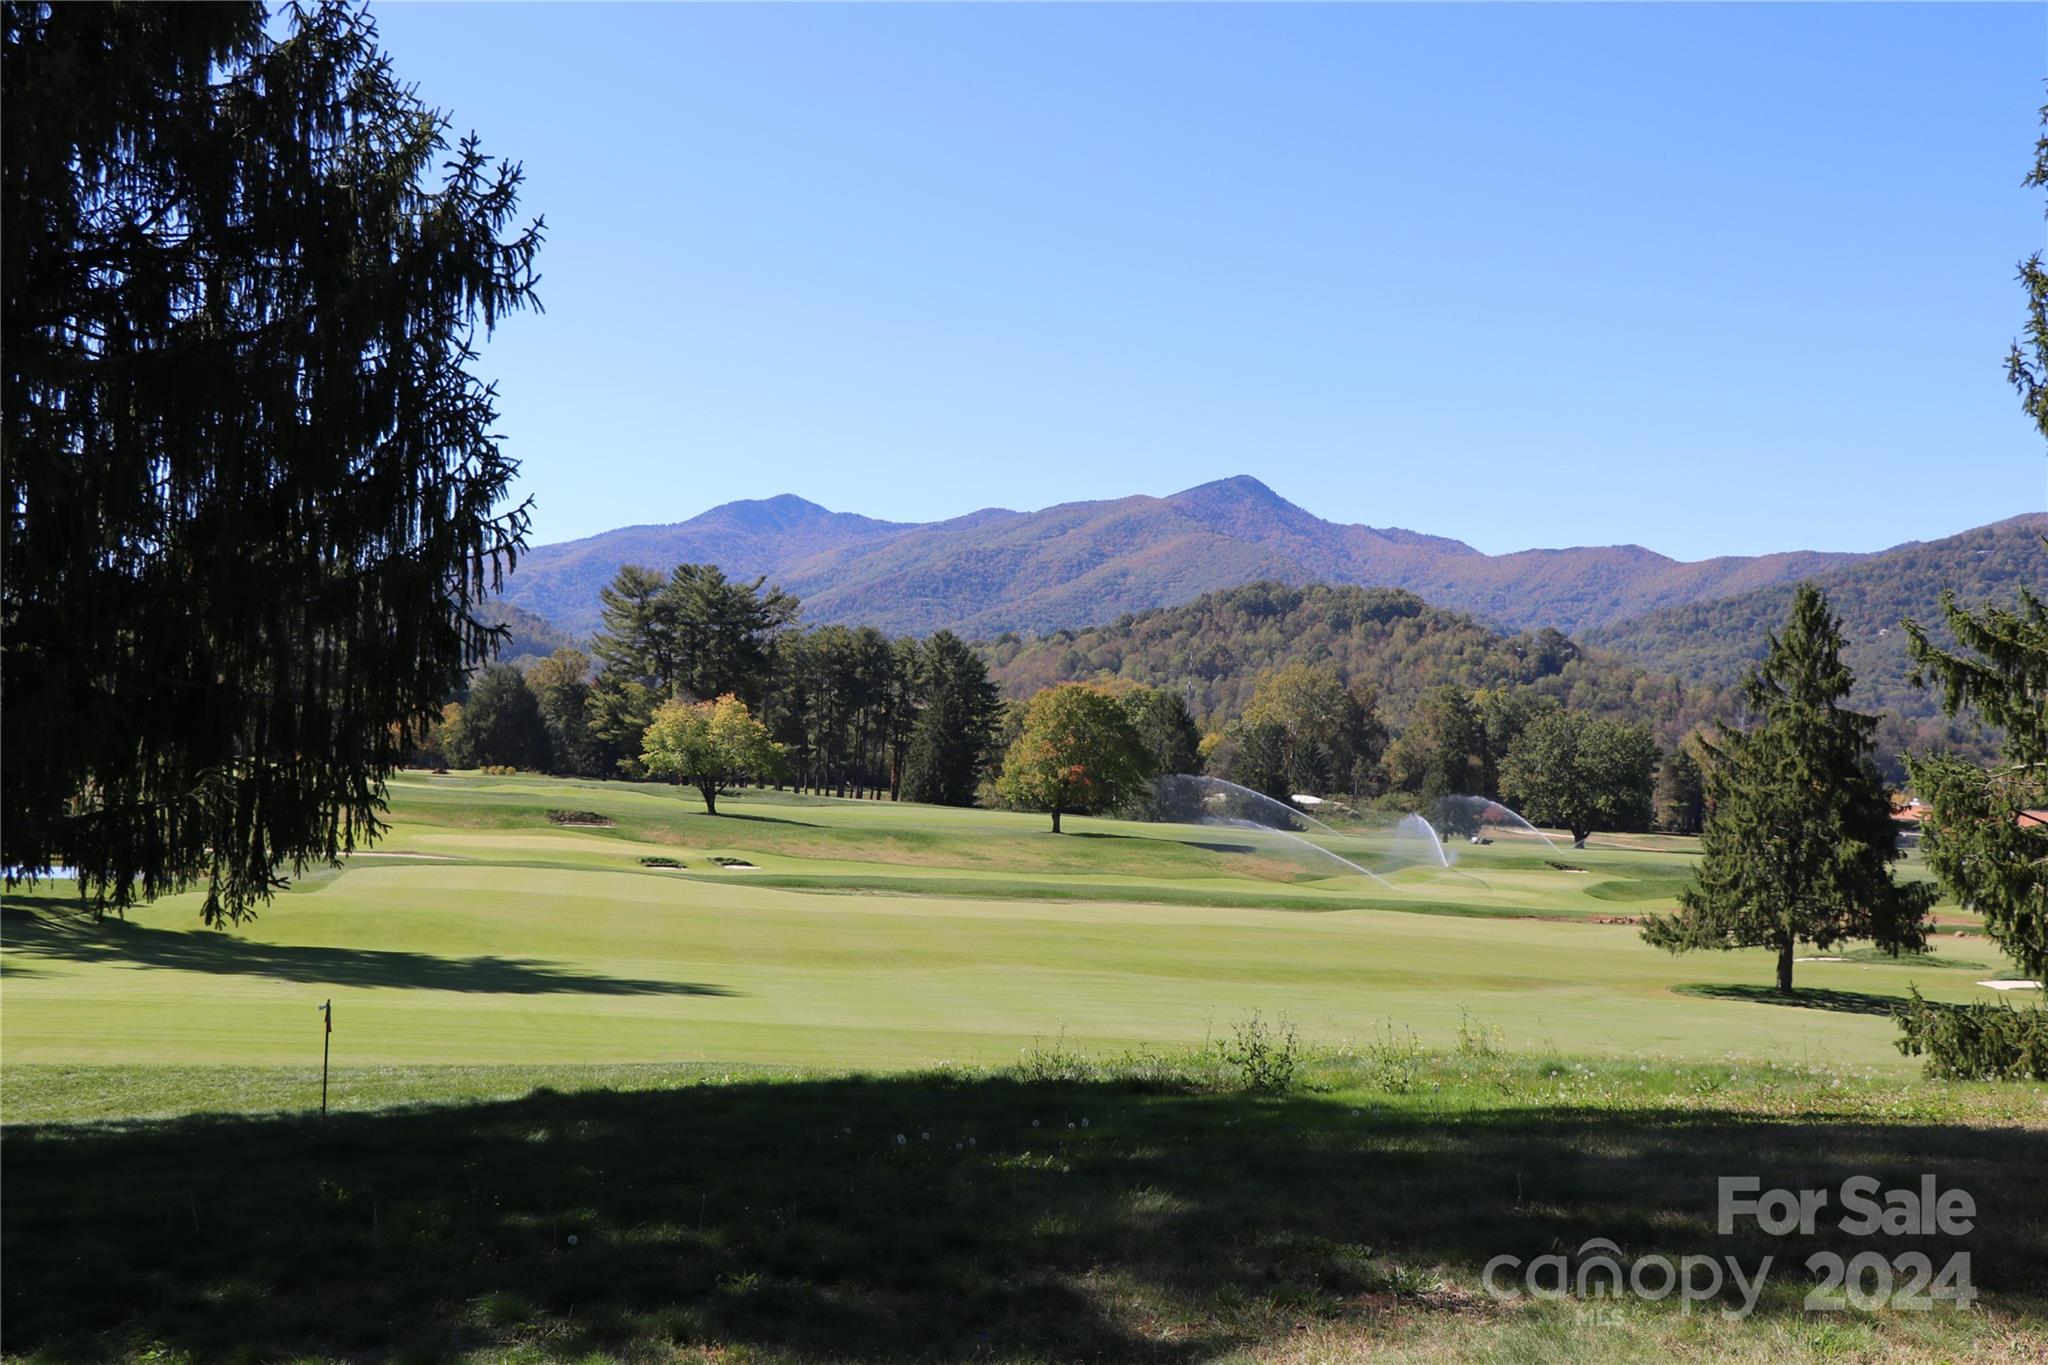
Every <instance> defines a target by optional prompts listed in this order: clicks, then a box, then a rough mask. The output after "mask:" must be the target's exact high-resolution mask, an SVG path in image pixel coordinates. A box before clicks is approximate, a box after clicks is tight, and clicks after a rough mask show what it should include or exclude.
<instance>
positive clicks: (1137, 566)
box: [505, 475, 1868, 638]
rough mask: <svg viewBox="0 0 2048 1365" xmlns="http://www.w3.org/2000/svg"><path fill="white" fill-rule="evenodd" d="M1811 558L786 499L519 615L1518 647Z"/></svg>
mask: <svg viewBox="0 0 2048 1365" xmlns="http://www.w3.org/2000/svg"><path fill="white" fill-rule="evenodd" d="M1867 557H1868V556H1859V555H1854V554H1836V553H1825V552H1819V551H1791V552H1788V553H1782V554H1770V555H1759V556H1753V557H1745V556H1724V557H1722V558H1718V559H1706V560H1698V561H1693V562H1684V561H1680V560H1674V559H1670V558H1667V557H1666V556H1664V555H1660V554H1657V553H1655V552H1653V551H1650V550H1646V549H1644V548H1643V547H1642V546H1639V545H1613V546H1581V547H1576V548H1571V549H1557V550H1522V551H1518V552H1516V553H1513V554H1503V555H1488V554H1483V553H1481V552H1480V551H1478V550H1475V549H1473V548H1472V547H1471V546H1469V545H1466V544H1464V543H1463V542H1461V541H1457V540H1451V539H1447V538H1445V537H1442V536H1434V535H1425V534H1421V533H1419V532H1415V531H1408V530H1401V529H1398V528H1380V527H1372V526H1361V525H1345V524H1340V523H1336V522H1329V521H1324V520H1323V519H1321V518H1320V517H1317V516H1315V515H1313V514H1312V513H1310V512H1307V511H1305V510H1303V509H1302V508H1300V507H1298V506H1296V505H1295V504H1293V503H1291V502H1289V501H1287V500H1286V499H1285V498H1282V497H1281V496H1279V495H1278V494H1277V493H1275V492H1273V490H1272V489H1270V488H1268V487H1266V486H1265V485H1264V484H1263V483H1260V482H1259V481H1258V480H1257V479H1255V478H1252V477H1250V476H1247V475H1239V476H1237V477H1235V478H1229V479H1221V480H1218V481H1216V482H1214V483H1206V484H1202V485H1200V486H1199V487H1195V488H1190V489H1187V490H1185V491H1183V492H1180V493H1175V494H1173V495H1171V496H1169V497H1163V498H1161V497H1149V496H1144V495H1139V496H1133V497H1127V498H1116V499H1109V500H1103V501H1094V502H1070V503H1062V504H1060V505H1058V506H1055V507H1048V508H1045V509H1043V510H1041V511H1036V512H1016V511H1010V510H1008V509H1005V508H987V509H984V510H982V511H979V512H971V513H969V514H967V515H966V516H962V517H955V518H952V519H951V520H947V521H937V522H923V523H914V522H892V521H880V520H877V519H875V518H872V517H863V516H857V515H854V514H851V513H846V512H833V511H828V510H827V509H825V508H823V507H820V506H818V505H817V504H815V503H812V502H807V501H805V500H804V499H802V498H799V497H795V496H792V495H788V494H785V495H783V496H781V497H774V498H768V499H765V500H749V501H742V502H730V503H725V504H723V505H721V506H718V507H714V508H712V509H711V510H710V511H708V512H705V513H703V514H702V515H700V516H696V517H692V518H691V519H690V520H688V521H684V522H678V523H675V524H672V525H665V526H627V527H622V528H620V529H618V530H614V531H607V532H604V533H602V534H600V535H595V536H591V537H588V538H586V539H583V540H575V541H566V542H562V543H558V544H553V545H542V546H537V547H535V548H534V549H532V550H531V551H529V552H528V553H527V554H526V555H525V556H524V557H523V558H522V559H521V560H520V561H519V565H518V569H517V571H516V572H515V573H513V574H512V575H511V577H510V578H509V579H508V580H507V583H506V587H505V600H506V601H507V602H509V603H510V604H511V605H513V606H516V607H521V608H524V609H526V610H528V611H531V612H534V613H536V614H538V615H539V616H541V617H543V618H545V619H546V620H548V621H550V622H552V623H554V624H555V625H556V626H558V627H560V628H562V629H563V630H565V631H567V632H569V633H570V634H572V635H579V636H580V635H587V634H589V633H590V632H591V631H594V630H595V629H596V628H597V626H598V625H599V622H600V615H599V601H598V591H599V589H601V588H602V587H603V586H604V585H605V584H606V583H607V582H609V581H610V580H611V578H612V576H613V575H614V574H615V573H617V572H618V569H619V567H620V566H621V565H622V564H629V563H636V564H644V565H647V566H649V567H652V568H657V569H667V568H669V567H671V566H673V565H675V564H679V563H686V562H694V563H712V564H717V565H718V566H719V567H721V568H722V569H724V570H725V571H726V572H727V573H728V574H731V575H734V576H736V577H745V578H752V577H754V576H756V575H766V576H767V577H768V579H769V580H770V581H771V582H774V583H777V584H780V585H781V586H782V587H784V588H786V589H788V590H790V591H791V592H794V593H796V594H797V595H798V596H799V597H800V598H802V599H803V605H804V620H805V621H806V622H808V623H811V624H826V623H833V622H843V623H848V624H852V623H860V624H866V625H873V626H878V627H880V628H881V629H883V630H885V631H888V632H891V633H900V634H924V633H928V632H930V631H932V630H936V629H939V628H941V627H944V628H947V629H951V630H953V631H956V632H958V633H960V634H962V635H966V636H969V637H979V638H989V637H993V636H996V635H1000V634H1002V633H1004V632H1010V631H1016V632H1044V631H1049V630H1058V629H1071V628H1078V627H1082V626H1088V625H1093V624H1096V623H1099V622H1103V621H1108V620H1111V619H1113V618H1115V617H1117V616H1119V615H1122V614H1123V613H1126V612H1134V611H1142V610H1145V609H1147V608H1151V607H1160V606H1168V605H1173V604H1176V603H1180V602H1186V601H1188V600H1190V599H1192V598H1194V597H1197V596H1199V595H1201V594H1203V593H1207V592H1214V591H1217V590H1219V589H1224V588H1231V587H1236V586H1238V585H1240V584H1244V583H1250V582H1254V581H1258V580H1264V579H1270V580H1277V581H1280V582H1284V583H1309V582H1327V583H1349V584H1361V585H1367V586H1376V587H1396V588H1404V589H1407V590H1408V591H1411V592H1414V593H1416V594H1419V595H1420V596H1421V597H1422V598H1424V599H1425V600H1426V601H1428V602H1429V603H1431V604H1432V605H1435V606H1440V607H1448V608H1451V609H1454V610H1458V611H1464V612H1469V613H1471V614H1473V615H1475V616H1478V617H1480V618H1482V619H1484V620H1487V621H1490V622H1493V623H1495V624H1497V625H1499V626H1502V627H1505V628H1507V629H1509V630H1520V629H1527V628H1531V627H1537V626H1554V627H1556V628H1557V629H1559V630H1563V631H1566V632H1568V633H1578V632H1581V631H1587V630H1592V629H1596V628H1599V627H1606V626H1613V625H1616V624H1618V623H1620V622H1623V621H1627V620H1630V619H1632V618H1636V617H1640V616H1643V615H1645V614H1646V613H1650V612H1655V611H1658V610H1660V609H1666V608H1675V607H1683V606H1687V605H1689V604H1693V603H1698V602H1703V601H1708V600H1713V599H1720V598H1727V597H1731V596H1736V595H1740V594H1745V593H1749V592H1753V591H1757V590H1761V589H1768V588H1772V587H1775V586H1778V585H1782V584H1786V583H1791V582H1795V581H1797V580H1798V579H1801V578H1805V577H1810V576H1814V575H1818V574H1825V573H1828V572H1830V571H1832V570H1836V569H1839V568H1842V567H1844V566H1847V565H1850V564H1852V563H1853V562H1855V561H1857V560H1859V559H1862V558H1867Z"/></svg>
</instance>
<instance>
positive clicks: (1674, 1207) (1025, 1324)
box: [0, 1076, 2048, 1362]
mask: <svg viewBox="0 0 2048 1365" xmlns="http://www.w3.org/2000/svg"><path fill="white" fill-rule="evenodd" d="M1532 1098H1533V1097H1532ZM1357 1102H1358V1101H1357V1099H1356V1097H1353V1099H1352V1100H1351V1101H1349V1102H1345V1101H1342V1100H1333V1099H1330V1098H1324V1097H1317V1096H1298V1097H1291V1098H1287V1099H1260V1098H1252V1097H1247V1096H1241V1095H1216V1094H1205V1093H1198V1092H1194V1091H1190V1090H1185V1089H1175V1088H1171V1087H1162V1086H1157V1085H1154V1086H1143V1085H1138V1084H1133V1083H1106V1084H1093V1085H1057V1084H1046V1085H1029V1084H1023V1083H1019V1082H1013V1081H1007V1080H974V1081H967V1080H958V1079H949V1078H936V1079H935V1078H932V1077H929V1076H926V1077H901V1078H885V1079H872V1078H870V1079H861V1078H847V1079H827V1080H815V1081H809V1080H807V1081H794V1082H792V1081H782V1082H746V1083H736V1084H728V1085H720V1086H693V1087H689V1088H686V1089H676V1090H665V1091H640V1092H630V1093H622V1092H614V1091H591V1092H584V1093H579V1094H553V1093H547V1092H538V1093H536V1094H535V1095H533V1096H531V1097H529V1098H527V1099H525V1100H520V1101H514V1102H509V1103H495V1104H481V1105H468V1106H462V1107H450V1108H444V1109H430V1110H411V1111H395V1112H387V1113H384V1114H349V1115H336V1116H335V1117H333V1118H331V1119H328V1120H327V1121H325V1122H324V1123H322V1122H321V1121H318V1120H316V1119H312V1118H295V1117H294V1118H265V1119H191V1120H183V1121H177V1122H169V1123H156V1124H146V1125H139V1126H133V1127H125V1128H120V1129H109V1128H91V1127H81V1128H62V1127H46V1128H30V1129H14V1130H11V1131H10V1132H9V1134H8V1136H7V1139H6V1141H7V1168H8V1176H9V1179H8V1180H7V1181H6V1182H5V1185H4V1187H0V1201H4V1205H0V1208H4V1218H0V1250H4V1255H5V1259H6V1262H7V1265H8V1271H9V1273H8V1275H7V1277H6V1279H5V1282H4V1284H0V1306H4V1309H5V1313H6V1320H7V1324H8V1333H9V1341H8V1344H9V1346H10V1348H12V1349H13V1350H14V1351H16V1352H21V1353H34V1352H35V1351H37V1350H38V1349H39V1348H47V1349H48V1351H49V1353H50V1354H52V1355H62V1354H66V1353H76V1354H92V1353H95V1352H97V1351H103V1350H106V1349H108V1343H111V1342H124V1341H125V1342H130V1343H132V1342H136V1341H152V1342H161V1343H164V1344H165V1345H167V1346H170V1347H174V1348H178V1349H181V1350H188V1351H191V1352H193V1353H194V1354H197V1355H200V1356H212V1355H217V1354H220V1353H221V1352H222V1351H224V1350H225V1349H227V1348H229V1347H238V1348H240V1349H241V1350H242V1351H243V1352H244V1353H246V1354H250V1355H253V1356H260V1357H264V1358H270V1357H287V1356H297V1355H303V1354H312V1355H321V1356H329V1355H335V1354H341V1355H378V1354H387V1353H389V1352H391V1351H392V1350H395V1349H397V1348H398V1347H400V1346H404V1347H408V1348H411V1349H413V1350H416V1351H418V1352H421V1353H423V1354H425V1355H434V1356H447V1355H454V1354H459V1353H463V1352H467V1351H476V1350H485V1351H488V1350H494V1349H495V1350H502V1349H505V1348H507V1347H509V1346H514V1345H524V1346H526V1347H528V1348H530V1349H532V1350H533V1351H535V1352H536V1353H538V1354H540V1355H544V1356H549V1357H558V1358H574V1357H579V1356H584V1355H587V1354H590V1353H598V1354H643V1355H646V1354H654V1353H659V1352H663V1351H668V1350H672V1349H673V1346H672V1345H671V1343H675V1344H686V1343H691V1342H708V1343H714V1344H717V1345H722V1346H726V1347H739V1348H756V1349H758V1350H760V1351H762V1352H765V1353H769V1354H770V1355H771V1356H780V1355H782V1354H784V1353H787V1354H788V1355H792V1356H796V1357H799V1358H804V1359H833V1360H849V1361H863V1362H898V1361H912V1360H953V1359H962V1358H968V1357H982V1358H1002V1359H1013V1358H1017V1359H1052V1360H1080V1359H1090V1360H1130V1361H1141V1362H1178V1361H1191V1360H1195V1359H1207V1358H1213V1357H1214V1356H1216V1355H1218V1354H1225V1353H1229V1352H1232V1351H1237V1350H1243V1349H1245V1348H1248V1347H1258V1346H1261V1345H1264V1346H1266V1347H1269V1348H1272V1347H1284V1346H1285V1345H1286V1344H1287V1342H1288V1341H1289V1336H1288V1334H1289V1333H1291V1332H1293V1331H1295V1330H1297V1329H1298V1328H1299V1327H1300V1326H1302V1325H1303V1324H1304V1323H1309V1322H1313V1321H1316V1320H1322V1321H1327V1322H1335V1323H1339V1324H1340V1325H1342V1324H1347V1323H1348V1324H1350V1330H1355V1331H1358V1332H1360V1333H1366V1332H1369V1331H1370V1330H1371V1328H1372V1324H1373V1323H1374V1322H1375V1321H1385V1320H1387V1319H1388V1318H1389V1317H1390V1316H1391V1317H1393V1318H1406V1319H1409V1320H1411V1321H1412V1320H1413V1319H1415V1318H1416V1317H1418V1316H1426V1315H1428V1314H1431V1313H1437V1312H1461V1311H1474V1312H1478V1313H1481V1314H1486V1313H1490V1312H1494V1311H1497V1310H1495V1309H1493V1308H1492V1307H1491V1306H1489V1305H1487V1304H1486V1303H1485V1301H1484V1300H1483V1299H1478V1298H1476V1297H1475V1296H1474V1295H1473V1294H1472V1293H1471V1292H1469V1291H1467V1292H1465V1293H1464V1294H1463V1295H1462V1296H1460V1295H1455V1294H1452V1295H1436V1294H1433V1293H1432V1292H1431V1291H1429V1290H1428V1289H1426V1288H1422V1287H1420V1286H1426V1285H1428V1284H1429V1282H1430V1281H1431V1280H1433V1279H1434V1278H1435V1276H1436V1275H1437V1274H1438V1273H1448V1274H1450V1275H1452V1276H1454V1277H1456V1278H1458V1279H1459V1280H1461V1281H1462V1282H1463V1283H1465V1284H1467V1285H1470V1284H1471V1283H1473V1282H1474V1281H1475V1280H1476V1276H1477V1272H1478V1270H1479V1268H1480V1267H1481V1266H1483V1265H1484V1264H1485V1263H1486V1262H1488V1261H1489V1260H1491V1259H1492V1258H1493V1257H1495V1256H1500V1255H1511V1256H1518V1257H1521V1258H1523V1260H1524V1262H1525V1263H1526V1261H1527V1260H1529V1259H1531V1258H1534V1257H1537V1256H1542V1255H1546V1254H1549V1253H1551V1252H1553V1251H1561V1252H1570V1251H1572V1250H1573V1249H1575V1248H1578V1247H1580V1246H1582V1245H1584V1244H1585V1243H1586V1242H1588V1241H1590V1240H1591V1239H1594V1238H1607V1239H1611V1240H1612V1241H1613V1242H1615V1243H1618V1244H1619V1245H1620V1246H1621V1247H1623V1248H1625V1249H1626V1256H1625V1258H1624V1259H1631V1258H1634V1257H1636V1256H1644V1255H1651V1254H1661V1255H1668V1256H1672V1257H1677V1256H1680V1255H1691V1254H1699V1255H1713V1256H1719V1257H1727V1256H1735V1257H1739V1258H1740V1259H1741V1260H1742V1262H1743V1263H1744V1264H1745V1265H1746V1266H1748V1267H1750V1268H1751V1269H1752V1270H1753V1269H1754V1267H1755V1266H1756V1265H1757V1263H1758V1260H1759V1259H1760V1258H1761V1257H1762V1256H1764V1255H1771V1256H1773V1257H1775V1258H1776V1262H1777V1265H1778V1266H1779V1267H1780V1269H1779V1270H1778V1271H1777V1272H1776V1274H1775V1275H1774V1276H1773V1280H1772V1283H1773V1285H1774V1286H1775V1287H1776V1289H1777V1292H1776V1294H1775V1295H1774V1296H1772V1297H1768V1298H1767V1299H1766V1300H1765V1301H1764V1304H1763V1307H1762V1309H1761V1312H1762V1315H1763V1316H1764V1317H1765V1318H1766V1319H1770V1318H1772V1317H1774V1316H1775V1317H1779V1318H1787V1319H1797V1318H1798V1317H1799V1313H1800V1295H1801V1294H1802V1293H1803V1292H1804V1289H1805V1288H1807V1287H1810V1283H1811V1282H1810V1280H1807V1281H1805V1282H1804V1283H1796V1284H1795V1280H1798V1279H1801V1276H1800V1273H1799V1272H1798V1271H1797V1269H1796V1267H1798V1266H1800V1265H1802V1264H1804V1261H1805V1258H1806V1257H1807V1256H1808V1255H1811V1254H1812V1253H1813V1252H1815V1251H1817V1250H1832V1251H1836V1252H1838V1253H1842V1254H1847V1253H1851V1252H1854V1251H1862V1250H1870V1249H1879V1250H1881V1251H1883V1252H1884V1253H1885V1254H1887V1255H1896V1254H1899V1253H1901V1252H1903V1251H1906V1250H1919V1251H1922V1252H1925V1253H1927V1254H1929V1255H1930V1256H1932V1257H1933V1258H1934V1262H1935V1264H1937V1265H1939V1264H1941V1262H1942V1261H1943V1259H1945V1257H1946V1256H1947V1255H1948V1254H1949V1253H1951V1252H1953V1251H1956V1250H1968V1251H1970V1252H1972V1253H1973V1259H1974V1266H1975V1270H1974V1275H1975V1278H1976V1283H1977V1287H1978V1289H1979V1290H1981V1291H1982V1292H1983V1293H1984V1294H1985V1295H1986V1296H1987V1302H1989V1303H1991V1304H1992V1305H1993V1306H1994V1307H2002V1310H2003V1311H2006V1312H2019V1313H2022V1314H2025V1313H2027V1312H2039V1311H2040V1309H2041V1307H2042V1304H2043V1301H2044V1300H2043V1298H2042V1296H2043V1295H2044V1294H2048V1267H2044V1262H2043V1258H2042V1255H2041V1251H2040V1247H2039V1245H2038V1241H2037V1239H2038V1236H2039V1231H2040V1229H2041V1227H2042V1226H2043V1223H2044V1219H2048V1184H2044V1182H2042V1181H2040V1180H2039V1179H2038V1172H2039V1171H2040V1170H2041V1169H2042V1167H2043V1165H2044V1163H2048V1135H2044V1134H2042V1133H2041V1132H2038V1131H2032V1130H2026V1129H2019V1128H1968V1127H1965V1126H1962V1125H1944V1124H1929V1123H1903V1122H1901V1123H1877V1122H1871V1121H1865V1120H1860V1119H1858V1120H1849V1119H1831V1118H1829V1117H1827V1116H1824V1115H1823V1116H1820V1117H1810V1118H1808V1119H1806V1120H1803V1121H1779V1120H1775V1119H1771V1118H1767V1117H1760V1116H1757V1115H1754V1114H1741V1113H1737V1112H1732V1111H1718V1112H1717V1111H1713V1110H1702V1109H1698V1108H1691V1107H1657V1108H1649V1107H1645V1108H1642V1109H1634V1110H1631V1109H1617V1108H1580V1107H1575V1106H1571V1105H1546V1104H1541V1103H1536V1104H1531V1105H1527V1106H1526V1107H1507V1108H1501V1109H1495V1110H1485V1109H1478V1110H1474V1109H1464V1110H1457V1111H1452V1112H1445V1111H1442V1110H1440V1109H1437V1108H1435V1107H1434V1106H1424V1105H1415V1106H1407V1105H1404V1104H1400V1103H1398V1102H1390V1103H1388V1104H1385V1105H1373V1104H1370V1103H1367V1104H1365V1105H1363V1106H1361V1107H1360V1108H1352V1107H1350V1105H1351V1104H1354V1103H1357ZM1084 1122H1085V1123H1086V1124H1087V1126H1086V1127H1082V1126H1080V1125H1082V1124H1083V1123H1084ZM1923 1173H1929V1174H1934V1175H1935V1176H1936V1177H1937V1178H1938V1180H1939V1182H1940V1184H1941V1186H1942V1187H1943V1188H1949V1187H1958V1188H1962V1189H1966V1190H1969V1191H1970V1192H1971V1193H1972V1194H1973V1196H1974V1197H1975V1200H1976V1204H1977V1207H1978V1208H1979V1209H1980V1210H1982V1211H1983V1214H1982V1216H1981V1217H1980V1218H1979V1219H1978V1220H1977V1222H1976V1226H1975V1228H1974V1230H1973V1231H1972V1232H1970V1233H1969V1234H1967V1235H1964V1236H1960V1237H1952V1236H1943V1235H1937V1236H1933V1237H1914V1238H1905V1239H1886V1238H1860V1239H1859V1238H1853V1237H1849V1236H1847V1235H1846V1234H1843V1233H1842V1232H1841V1231H1840V1228H1839V1222H1838V1219H1836V1218H1829V1219H1825V1220H1822V1221H1821V1223H1820V1225H1819V1227H1818V1228H1817V1229H1816V1231H1815V1232H1814V1233H1813V1234H1812V1235H1810V1236H1802V1235H1799V1234H1796V1233H1795V1234H1794V1235H1791V1236H1787V1237H1770V1236H1766V1235H1764V1234H1763V1233H1762V1232H1760V1231H1758V1230H1757V1229H1755V1227H1754V1224H1753V1223H1750V1222H1748V1221H1744V1222H1743V1223H1742V1224H1741V1225H1739V1226H1738V1228H1737V1230H1736V1231H1735V1233H1733V1234H1732V1235H1727V1236H1723V1235H1720V1234H1719V1233H1718V1231H1717V1215H1718V1183H1717V1182H1718V1180H1719V1178H1720V1177H1722V1176H1756V1177H1758V1178H1759V1179H1760V1181H1761V1185H1762V1188H1764V1189H1772V1188H1778V1187H1785V1188H1828V1189H1831V1190H1832V1189H1835V1188H1838V1187H1839V1186H1840V1183H1841V1182H1842V1181H1843V1180H1844V1179H1846V1178H1848V1177H1849V1176H1851V1175H1861V1174H1869V1175H1873V1176H1876V1177H1878V1178H1879V1179H1880V1180H1881V1181H1883V1182H1884V1184H1885V1186H1886V1187H1887V1188H1917V1183H1918V1181H1919V1179H1920V1177H1921V1175H1922V1174H1923ZM1780 1281H1782V1282H1783V1283H1782V1284H1780V1283H1779V1282H1780ZM1674 1303H1675V1301H1674ZM1666 1307H1670V1308H1672V1310H1673V1311H1674V1312H1675V1311H1676V1308H1675V1306H1674V1304H1671V1303H1668V1304H1667V1305H1666Z"/></svg>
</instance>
